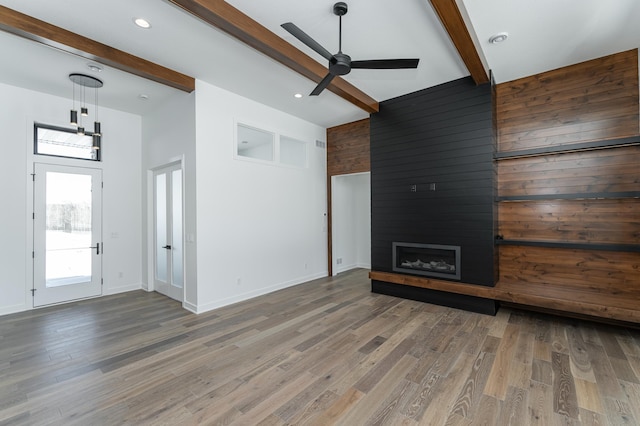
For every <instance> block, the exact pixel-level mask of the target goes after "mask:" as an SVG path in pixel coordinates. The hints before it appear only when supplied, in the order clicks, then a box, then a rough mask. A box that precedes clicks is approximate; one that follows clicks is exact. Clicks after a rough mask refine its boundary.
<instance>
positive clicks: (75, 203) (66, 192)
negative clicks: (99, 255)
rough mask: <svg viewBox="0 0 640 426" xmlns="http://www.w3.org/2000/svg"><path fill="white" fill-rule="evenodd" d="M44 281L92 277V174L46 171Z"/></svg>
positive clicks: (48, 284)
mask: <svg viewBox="0 0 640 426" xmlns="http://www.w3.org/2000/svg"><path fill="white" fill-rule="evenodd" d="M45 203H46V210H45V211H46V225H45V226H46V228H45V230H46V233H45V240H46V257H45V259H46V261H45V263H46V264H45V285H46V287H58V286H63V285H69V284H79V283H86V282H90V281H91V270H92V268H91V266H92V265H91V262H92V256H91V250H93V249H92V248H91V176H89V175H81V174H73V173H58V172H47V177H46V191H45Z"/></svg>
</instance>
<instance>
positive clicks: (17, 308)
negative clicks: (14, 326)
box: [0, 304, 33, 316]
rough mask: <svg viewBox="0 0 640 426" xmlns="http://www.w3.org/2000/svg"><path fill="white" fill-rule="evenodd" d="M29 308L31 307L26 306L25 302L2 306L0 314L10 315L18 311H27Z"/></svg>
mask: <svg viewBox="0 0 640 426" xmlns="http://www.w3.org/2000/svg"><path fill="white" fill-rule="evenodd" d="M30 309H33V308H32V307H30V306H27V305H26V304H20V305H12V306H4V307H2V308H0V316H3V315H10V314H17V313H18V312H24V311H28V310H30Z"/></svg>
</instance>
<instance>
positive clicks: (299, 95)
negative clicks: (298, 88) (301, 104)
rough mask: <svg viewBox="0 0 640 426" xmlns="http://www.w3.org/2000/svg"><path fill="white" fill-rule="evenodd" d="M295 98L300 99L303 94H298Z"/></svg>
mask: <svg viewBox="0 0 640 426" xmlns="http://www.w3.org/2000/svg"><path fill="white" fill-rule="evenodd" d="M293 97H294V98H298V99H300V98H301V97H302V93H296V94H295V95H293Z"/></svg>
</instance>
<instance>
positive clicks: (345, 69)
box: [329, 53, 351, 75]
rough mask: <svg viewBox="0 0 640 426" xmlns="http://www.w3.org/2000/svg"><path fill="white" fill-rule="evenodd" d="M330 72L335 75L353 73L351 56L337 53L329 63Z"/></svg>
mask: <svg viewBox="0 0 640 426" xmlns="http://www.w3.org/2000/svg"><path fill="white" fill-rule="evenodd" d="M329 72H330V73H331V74H333V75H347V74H349V72H351V56H349V55H345V54H344V53H336V54H335V55H333V57H332V58H331V60H330V61H329Z"/></svg>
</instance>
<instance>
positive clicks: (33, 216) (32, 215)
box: [31, 212, 36, 220]
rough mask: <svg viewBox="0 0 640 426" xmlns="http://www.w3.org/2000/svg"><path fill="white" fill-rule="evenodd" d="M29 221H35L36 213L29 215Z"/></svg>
mask: <svg viewBox="0 0 640 426" xmlns="http://www.w3.org/2000/svg"><path fill="white" fill-rule="evenodd" d="M31 219H33V220H36V212H33V213H31Z"/></svg>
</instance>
